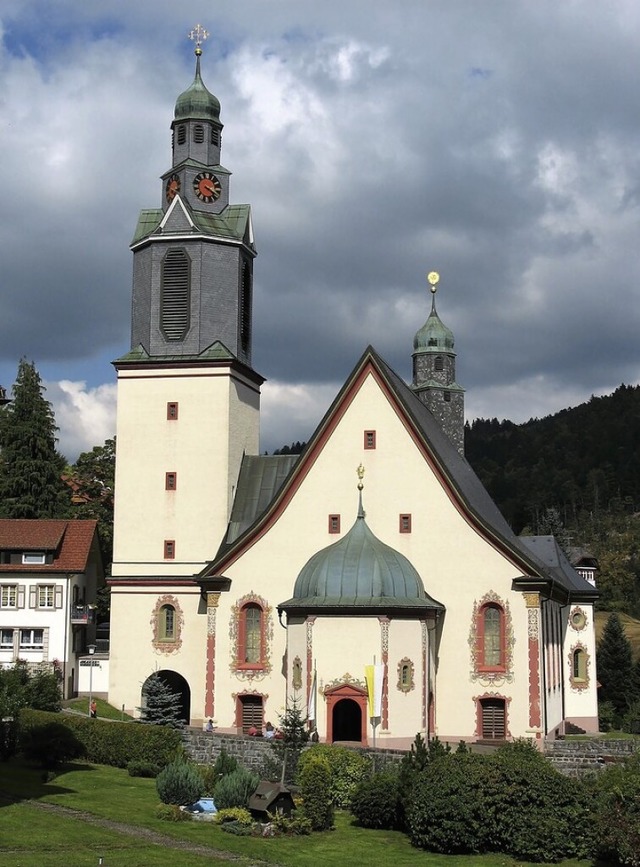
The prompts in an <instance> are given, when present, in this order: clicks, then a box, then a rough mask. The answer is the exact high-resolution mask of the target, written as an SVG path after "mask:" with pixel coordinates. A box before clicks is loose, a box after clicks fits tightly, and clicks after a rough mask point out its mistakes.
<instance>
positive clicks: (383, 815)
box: [350, 771, 399, 830]
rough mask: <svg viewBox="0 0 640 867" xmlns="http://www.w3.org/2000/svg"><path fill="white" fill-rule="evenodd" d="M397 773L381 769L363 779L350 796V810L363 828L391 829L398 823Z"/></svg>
mask: <svg viewBox="0 0 640 867" xmlns="http://www.w3.org/2000/svg"><path fill="white" fill-rule="evenodd" d="M398 783H399V781H398V774H397V773H393V772H391V771H383V772H382V773H380V774H376V775H375V776H374V777H372V778H371V779H368V780H363V781H362V782H361V783H360V784H359V785H358V786H357V788H356V790H355V792H354V793H353V797H352V798H351V808H350V809H351V812H352V813H353V815H354V816H355V817H356V819H357V821H358V824H360V825H362V827H363V828H385V829H388V830H393V829H395V828H397V827H398V825H399V816H398V797H399V785H398Z"/></svg>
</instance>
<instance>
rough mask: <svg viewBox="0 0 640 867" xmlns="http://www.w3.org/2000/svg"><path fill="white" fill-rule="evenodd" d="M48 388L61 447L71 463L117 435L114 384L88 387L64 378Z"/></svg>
mask: <svg viewBox="0 0 640 867" xmlns="http://www.w3.org/2000/svg"><path fill="white" fill-rule="evenodd" d="M45 387H46V398H47V400H49V401H50V402H51V404H52V406H53V410H54V413H55V417H56V424H57V425H58V428H59V430H58V448H59V451H60V452H61V453H62V454H63V455H64V456H65V457H66V458H67V460H68V461H69V463H73V462H74V461H75V460H76V458H77V457H78V455H79V454H80V453H81V452H86V451H90V450H91V449H92V448H93V447H94V446H101V445H102V444H103V443H104V441H105V440H107V439H110V438H111V437H113V436H114V435H115V431H116V387H115V385H99V386H98V387H97V388H87V384H86V382H81V381H80V382H71V381H70V380H68V379H63V380H61V381H60V382H48V383H45Z"/></svg>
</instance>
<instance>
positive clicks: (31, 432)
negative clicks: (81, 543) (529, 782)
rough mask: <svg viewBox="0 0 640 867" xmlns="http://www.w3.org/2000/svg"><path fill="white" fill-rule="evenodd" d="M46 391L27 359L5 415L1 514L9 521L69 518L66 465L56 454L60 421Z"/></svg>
mask: <svg viewBox="0 0 640 867" xmlns="http://www.w3.org/2000/svg"><path fill="white" fill-rule="evenodd" d="M43 392H44V386H43V385H42V382H41V380H40V374H39V373H38V371H37V370H36V368H35V365H34V364H33V362H28V361H26V359H24V358H23V359H22V360H21V361H20V365H19V367H18V376H17V378H16V382H15V384H14V386H13V400H12V402H11V403H10V404H9V405H8V406H7V407H6V408H5V409H4V410H2V411H1V412H0V515H2V516H3V517H5V518H60V517H65V516H66V514H68V509H69V494H68V489H67V487H66V485H65V483H64V482H63V481H62V470H63V468H64V464H65V461H64V458H63V457H62V456H61V455H60V454H59V453H58V452H57V451H56V430H57V428H56V423H55V418H54V415H53V409H52V408H51V404H50V403H49V401H48V400H45V398H44V396H43Z"/></svg>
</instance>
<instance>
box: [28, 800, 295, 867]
mask: <svg viewBox="0 0 640 867" xmlns="http://www.w3.org/2000/svg"><path fill="white" fill-rule="evenodd" d="M22 803H27V804H29V805H30V806H32V807H36V808H37V809H38V810H44V811H45V812H47V813H56V814H57V815H58V816H66V817H67V818H69V819H79V820H80V821H81V822H86V823H87V825H96V826H97V827H98V828H108V829H109V830H111V831H117V832H118V833H119V834H127V835H128V836H129V837H138V838H139V839H143V840H148V841H149V842H150V843H155V844H157V845H158V846H164V847H166V848H167V849H180V850H181V851H182V852H193V853H194V854H195V855H208V856H209V857H210V858H215V859H216V860H218V861H234V862H237V863H238V864H246V865H247V867H279V865H278V864H274V863H273V862H268V865H267V862H266V861H255V860H252V859H251V858H247V857H246V856H244V855H236V854H235V853H234V852H223V851H222V850H221V849H212V848H211V847H210V846H201V845H199V844H197V843H190V842H189V841H188V840H176V839H175V838H174V837H167V836H165V835H164V834H159V833H158V832H157V831H151V830H150V829H149V828H142V827H140V826H139V825H126V824H125V823H124V822H115V821H113V820H112V819H101V818H100V817H99V816H94V815H93V814H92V813H86V812H85V811H84V810H74V809H73V808H72V807H62V806H60V805H59V804H47V803H46V801H36V800H32V799H29V800H27V801H23V802H22Z"/></svg>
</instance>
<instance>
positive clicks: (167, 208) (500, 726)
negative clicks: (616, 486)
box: [109, 46, 597, 747]
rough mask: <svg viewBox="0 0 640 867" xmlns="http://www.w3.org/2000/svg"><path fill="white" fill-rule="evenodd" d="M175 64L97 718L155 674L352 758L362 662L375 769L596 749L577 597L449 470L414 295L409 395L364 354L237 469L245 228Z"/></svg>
mask: <svg viewBox="0 0 640 867" xmlns="http://www.w3.org/2000/svg"><path fill="white" fill-rule="evenodd" d="M196 54H197V62H196V74H195V78H194V81H193V83H192V85H191V86H190V87H189V88H188V89H187V90H186V91H185V92H184V93H183V94H181V95H180V97H179V98H178V100H177V103H176V107H175V113H174V120H173V123H172V131H173V160H172V166H171V168H170V169H169V170H168V171H167V172H166V173H165V175H164V176H163V183H162V203H161V206H160V207H159V208H157V209H153V210H148V211H143V212H142V213H141V216H140V220H139V223H138V227H137V229H136V233H135V236H134V240H133V243H132V250H133V255H134V276H133V305H132V343H131V351H130V352H129V353H127V354H126V355H124V356H123V357H122V358H120V359H118V360H117V361H116V362H115V367H116V370H117V374H118V417H117V440H116V442H117V458H116V485H115V490H116V509H115V527H114V562H113V567H112V576H111V579H110V585H111V606H112V607H111V611H112V614H111V659H110V684H109V698H110V701H111V702H112V703H113V704H115V705H117V706H122V705H124V706H125V708H126V709H127V710H128V711H134V710H135V708H137V707H139V706H140V705H141V703H142V688H143V684H144V682H145V680H146V679H147V678H148V677H149V675H150V674H151V673H152V672H154V671H158V672H160V673H161V675H162V677H163V678H164V679H165V680H166V681H167V683H169V684H170V685H171V686H172V688H173V689H175V690H176V691H178V692H179V693H180V695H181V697H182V705H183V712H184V716H185V719H186V720H187V721H188V722H190V723H191V724H193V725H201V724H202V722H203V721H204V720H206V719H209V718H212V719H214V720H215V724H216V726H217V728H218V730H219V731H227V732H242V731H246V730H247V729H248V728H249V727H250V726H251V725H255V726H256V727H257V728H261V727H263V726H264V724H265V723H266V722H267V720H270V721H273V722H274V723H275V722H277V718H278V716H279V715H280V714H282V712H283V709H284V707H285V706H286V704H287V702H289V701H291V700H292V699H296V700H297V701H298V702H299V704H300V705H301V707H302V708H303V709H305V708H307V706H308V704H311V705H312V706H313V713H312V716H313V720H314V725H315V727H316V728H317V731H318V734H319V737H320V739H321V740H326V741H328V742H335V741H349V742H360V743H363V744H370V743H371V740H372V729H371V726H370V720H369V711H368V708H367V692H366V685H365V681H364V670H365V666H367V665H370V664H371V663H372V662H373V661H374V660H375V661H376V662H377V663H378V664H379V665H382V666H383V672H384V678H383V681H382V688H381V696H380V707H379V719H378V720H377V728H376V738H377V743H378V744H379V745H380V746H388V747H404V746H408V745H409V743H410V742H411V741H412V740H413V738H414V737H415V734H416V733H417V732H421V733H422V734H423V735H425V736H432V735H435V734H437V735H438V736H439V737H440V738H441V739H446V740H455V739H464V740H465V741H475V740H503V739H510V738H516V737H529V738H533V739H536V740H540V739H542V738H544V737H545V736H554V735H556V734H558V733H562V732H563V731H564V728H565V726H566V723H567V722H570V723H572V724H574V725H577V726H579V727H581V728H584V729H585V730H587V731H593V730H596V729H597V697H596V676H595V633H594V618H593V604H594V600H595V598H596V596H597V592H596V591H595V589H594V587H593V586H592V585H591V584H589V583H588V582H587V581H585V580H584V579H583V578H582V577H581V576H579V575H578V574H577V573H576V572H575V571H574V570H573V569H572V568H571V566H570V565H569V563H568V561H567V559H566V557H565V556H564V554H563V553H562V551H561V550H560V548H559V547H558V546H557V545H556V543H555V541H554V540H553V539H552V538H551V537H531V538H528V539H525V538H518V537H516V536H515V535H514V534H513V532H512V531H511V529H510V528H509V526H508V525H507V523H506V522H505V521H504V519H503V518H502V516H501V515H500V513H499V511H498V509H497V508H496V506H495V505H494V503H493V502H492V501H491V499H490V497H489V495H488V494H487V492H486V491H485V490H484V488H483V486H482V485H481V483H480V481H479V480H478V478H477V477H476V475H475V474H474V472H473V470H472V469H471V467H470V466H469V464H468V463H467V461H466V460H465V458H464V454H463V450H464V444H463V433H464V427H463V425H464V392H463V389H462V388H461V387H460V386H459V385H458V384H457V382H456V378H455V360H456V355H455V352H454V341H453V335H452V333H451V331H450V330H449V329H448V328H447V327H446V326H445V325H444V324H443V323H442V321H441V320H440V318H439V315H438V313H437V310H436V307H435V289H436V288H437V275H430V276H431V284H432V292H433V297H432V306H431V312H430V314H429V316H428V318H427V320H426V322H425V324H424V325H423V326H422V328H420V330H419V331H418V333H417V334H416V338H415V340H414V347H413V362H414V364H413V370H414V372H413V381H412V383H411V385H407V384H406V383H404V382H403V381H402V379H401V378H400V377H398V376H397V374H395V373H394V372H393V371H392V370H391V369H390V368H389V367H388V365H387V364H386V363H385V362H384V360H383V359H382V358H381V357H380V356H379V355H378V354H377V353H376V351H375V350H374V349H373V348H372V347H368V348H367V349H366V350H365V352H364V353H363V355H362V356H361V358H360V359H359V361H358V362H357V364H356V365H355V367H354V369H353V371H352V373H351V375H350V376H349V378H348V379H347V381H346V382H345V384H344V386H343V388H342V389H341V390H340V392H339V394H338V395H337V396H336V398H335V400H334V402H333V404H332V406H331V407H330V409H329V410H328V412H327V414H326V415H325V417H324V419H323V420H322V421H321V423H320V425H319V426H318V428H317V430H316V431H315V433H314V434H313V436H312V437H311V439H310V440H309V442H308V444H307V446H306V448H305V449H304V451H303V453H302V455H300V456H291V455H288V456H267V455H261V454H260V448H259V417H260V387H261V384H262V382H263V381H264V380H263V378H262V377H261V376H260V375H259V374H258V373H257V372H256V371H254V370H253V368H252V365H251V343H252V325H253V323H252V291H253V262H254V258H255V256H256V249H255V246H254V238H253V229H252V222H251V211H250V208H249V206H248V205H232V204H230V202H229V172H228V170H227V169H225V168H224V167H223V166H222V165H221V163H220V157H221V134H222V123H221V122H220V104H219V102H218V100H217V99H216V98H215V97H214V96H213V95H212V94H211V93H210V92H209V91H208V90H207V89H206V87H205V86H204V84H203V82H202V78H201V72H200V48H199V46H198V47H197V48H196ZM258 325H259V324H258Z"/></svg>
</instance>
